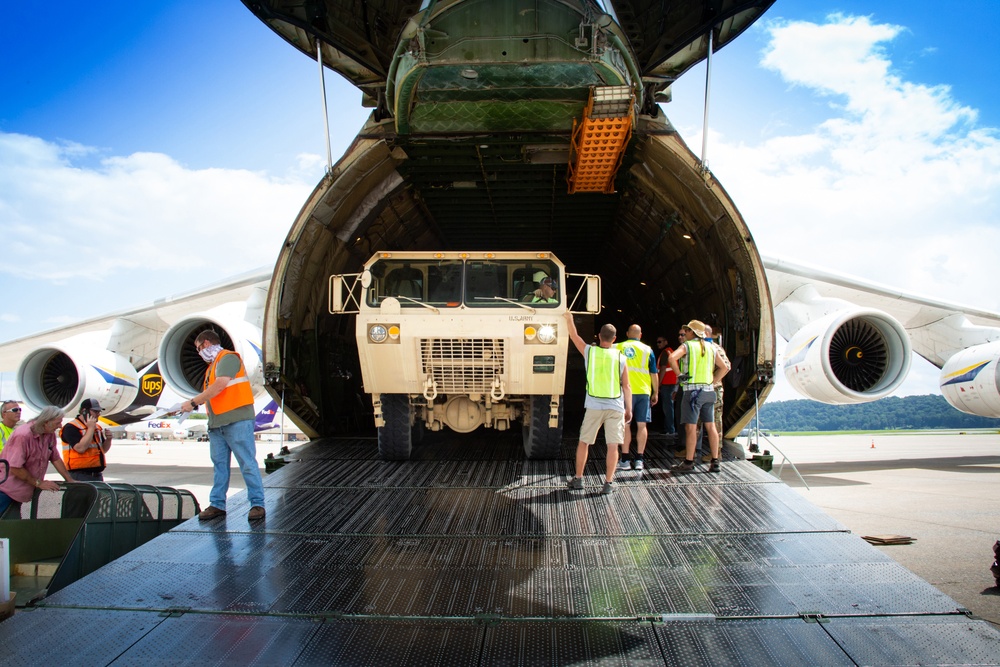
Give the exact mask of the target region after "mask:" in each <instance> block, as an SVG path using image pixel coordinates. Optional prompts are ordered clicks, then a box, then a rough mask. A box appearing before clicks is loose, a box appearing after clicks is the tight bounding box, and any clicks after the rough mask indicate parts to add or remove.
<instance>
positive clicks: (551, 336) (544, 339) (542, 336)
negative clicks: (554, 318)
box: [538, 324, 556, 345]
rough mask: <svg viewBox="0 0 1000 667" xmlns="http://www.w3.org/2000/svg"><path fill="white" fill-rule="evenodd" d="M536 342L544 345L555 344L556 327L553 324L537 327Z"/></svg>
mask: <svg viewBox="0 0 1000 667" xmlns="http://www.w3.org/2000/svg"><path fill="white" fill-rule="evenodd" d="M538 342H539V343H545V344H546V345H548V344H549V343H554V342H556V327H555V325H554V324H543V325H542V326H540V327H538Z"/></svg>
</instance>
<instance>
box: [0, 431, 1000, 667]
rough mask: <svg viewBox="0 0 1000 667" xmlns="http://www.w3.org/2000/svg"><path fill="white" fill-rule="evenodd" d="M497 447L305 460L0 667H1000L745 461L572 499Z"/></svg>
mask: <svg viewBox="0 0 1000 667" xmlns="http://www.w3.org/2000/svg"><path fill="white" fill-rule="evenodd" d="M439 439H440V438H439ZM488 440H489V442H488V443H487V445H488V446H487V447H486V450H487V451H488V452H491V453H492V454H493V458H489V457H488V456H486V455H485V453H484V452H483V451H480V452H471V451H470V447H469V444H468V442H466V443H465V444H464V445H463V446H458V445H451V444H449V443H448V442H447V441H445V445H446V446H444V447H443V448H442V450H441V452H440V456H438V457H436V458H433V457H432V456H431V453H432V452H433V451H434V450H433V448H432V449H429V450H424V453H423V454H421V456H420V457H419V458H418V459H417V460H411V461H405V462H383V461H379V460H377V459H376V457H375V456H374V455H373V450H374V443H373V441H372V440H370V439H364V438H359V439H340V440H335V441H321V442H318V443H312V444H310V445H308V446H306V447H304V448H302V449H300V450H297V451H296V452H293V453H292V455H291V456H290V457H288V458H289V460H290V462H289V463H288V464H287V465H285V466H284V467H282V468H281V469H279V470H278V471H276V472H275V473H274V474H272V475H270V476H268V478H267V487H268V488H267V495H266V505H267V518H266V519H265V520H264V521H260V522H255V523H253V524H250V523H248V522H247V520H246V512H247V510H248V509H249V507H248V506H247V501H246V495H245V494H244V493H240V494H237V495H236V496H234V497H233V498H231V499H230V500H229V503H228V514H227V516H226V517H224V518H220V519H215V520H212V521H206V522H199V521H198V520H196V519H193V520H191V521H188V522H186V523H184V524H182V525H181V526H179V527H178V528H176V529H174V530H173V531H171V532H170V533H168V534H166V535H163V536H161V537H159V538H157V539H155V540H152V541H151V542H148V543H147V544H145V545H143V546H141V547H139V548H138V549H136V550H134V551H132V552H130V553H129V554H127V555H126V556H124V557H122V558H119V559H118V560H116V561H114V562H112V563H111V564H109V565H107V566H105V567H103V568H101V569H100V570H98V571H97V572H95V573H93V574H91V575H89V576H87V577H85V578H83V579H81V580H79V581H77V582H76V583H74V584H72V585H70V586H68V587H66V588H64V589H63V590H61V591H59V592H57V593H56V594H54V595H52V596H50V597H48V598H46V599H44V600H43V601H42V602H41V603H40V606H38V607H37V608H35V609H34V610H31V611H24V612H19V613H17V614H15V616H14V617H13V618H11V619H9V620H8V621H6V622H4V623H2V624H0V641H2V642H3V643H4V645H5V646H15V647H17V648H15V649H14V650H13V652H12V653H11V654H10V657H9V659H8V662H10V664H21V663H23V664H29V663H30V664H35V663H34V661H33V658H34V656H33V655H32V653H31V647H32V646H36V647H37V646H38V644H39V642H40V641H41V640H40V639H38V638H36V636H37V635H32V633H37V630H36V628H38V627H39V624H45V623H51V624H52V626H51V627H64V626H66V625H74V627H75V625H76V624H81V626H82V627H85V626H87V625H89V624H91V623H92V622H94V620H93V619H105V618H106V619H108V620H107V621H104V620H101V621H97V622H100V623H105V622H106V623H108V624H110V627H115V626H116V624H117V625H118V626H121V627H122V628H123V629H122V630H121V632H120V636H121V637H124V639H123V640H122V642H120V644H121V645H119V644H117V643H115V644H111V645H109V646H108V647H107V650H105V651H104V652H99V654H98V653H93V654H90V655H89V656H88V660H87V662H88V664H111V663H112V662H113V663H114V664H116V665H118V664H143V665H157V664H169V663H170V662H172V658H177V657H178V656H182V657H183V659H181V660H180V661H181V662H190V663H191V664H214V663H216V662H218V661H225V660H237V661H238V662H239V663H240V664H251V663H254V662H255V661H256V662H257V663H258V664H287V665H295V664H301V665H305V664H341V663H374V662H378V663H380V664H482V665H494V664H511V663H518V662H520V663H522V664H568V663H576V662H581V663H583V662H589V663H593V664H603V663H607V664H622V665H646V664H658V665H662V664H664V663H666V664H686V665H687V664H690V665H698V664H703V665H728V664H734V663H739V664H748V665H749V664H753V665H758V664H760V665H782V664H789V665H798V664H830V665H837V664H845V665H850V664H855V663H857V664H896V663H921V664H949V663H950V662H960V663H963V662H964V663H968V664H998V663H1000V633H997V631H996V630H995V629H993V628H991V627H990V626H988V625H987V624H985V623H984V622H982V621H977V620H974V619H969V618H967V617H966V616H964V615H963V614H962V613H960V610H958V609H957V605H956V604H955V602H954V601H953V600H951V599H950V598H948V597H947V596H945V595H943V594H942V593H940V592H939V591H937V590H936V589H935V588H933V587H932V586H930V585H929V584H927V583H926V582H924V581H922V580H920V579H919V578H917V577H916V576H914V575H913V574H911V573H910V572H909V571H908V570H906V569H904V568H903V567H901V566H900V565H898V564H897V563H896V562H895V561H893V560H891V559H890V558H889V557H887V556H886V555H884V554H883V553H881V552H880V551H878V550H877V549H875V548H874V547H872V546H871V545H869V544H867V543H866V542H864V541H863V540H862V539H861V538H859V537H858V536H856V535H852V534H850V533H849V532H847V531H846V530H845V529H844V528H843V526H841V525H840V524H838V523H837V522H836V521H834V520H833V519H831V518H830V517H829V516H827V515H825V514H823V513H822V512H821V511H820V510H818V509H817V508H816V507H814V506H813V505H811V504H810V503H809V502H807V501H806V500H804V499H803V498H802V497H801V496H800V495H799V494H798V493H796V492H794V491H792V490H791V489H789V488H788V487H787V486H785V485H784V484H782V483H780V482H779V481H777V480H776V479H775V478H773V477H771V476H770V475H767V474H766V473H764V472H762V471H761V470H759V469H758V468H756V467H754V466H752V465H751V464H749V463H746V462H736V461H730V462H727V463H726V464H725V465H724V467H723V473H722V474H721V475H709V474H706V473H701V474H698V473H695V474H690V475H685V476H674V475H671V474H669V473H668V472H667V467H668V466H669V465H670V464H671V463H672V461H673V459H672V457H670V456H669V454H662V452H660V451H659V446H658V445H651V447H650V450H649V451H648V453H649V454H650V455H649V456H647V463H649V467H648V468H647V470H646V471H642V472H638V471H624V472H621V473H619V474H618V475H617V479H618V481H619V483H618V485H617V489H616V490H615V492H614V493H613V494H611V495H610V496H604V495H601V494H600V493H599V490H600V484H601V481H602V477H603V475H601V470H600V468H601V467H603V451H602V448H601V447H600V446H598V447H595V449H594V452H593V460H592V461H591V462H590V464H589V466H588V469H587V478H586V480H585V482H586V486H585V488H584V489H583V490H580V491H570V490H568V489H567V488H566V479H567V477H568V475H569V472H570V465H571V463H570V461H569V459H568V458H567V460H562V461H526V460H524V458H523V453H522V450H521V447H520V440H519V438H518V437H517V436H516V435H513V434H507V435H506V436H505V437H490V438H488ZM570 453H571V452H570V451H569V447H567V457H568V456H569V454H570ZM661 454H662V455H661ZM57 635H60V633H57ZM60 636H61V635H60ZM184 637H190V639H187V640H185V639H183V638H184ZM956 638H960V639H956ZM961 638H964V639H961ZM22 640H23V643H20V644H19V643H17V642H21V641H22ZM60 641H62V640H60V639H58V638H57V639H56V645H58V644H59V642H60ZM12 642H13V643H12ZM949 642H951V643H955V642H957V644H958V645H959V646H958V647H957V648H956V647H950V646H949ZM49 649H50V647H48V646H45V647H42V648H38V653H37V655H40V656H44V655H49V654H50V653H46V651H48V650H49ZM67 650H69V649H68V648H67ZM95 650H96V649H95ZM991 660H992V662H991Z"/></svg>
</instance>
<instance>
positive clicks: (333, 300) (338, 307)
mask: <svg viewBox="0 0 1000 667" xmlns="http://www.w3.org/2000/svg"><path fill="white" fill-rule="evenodd" d="M342 312H344V280H343V278H342V277H341V276H330V313H331V314H336V313H342Z"/></svg>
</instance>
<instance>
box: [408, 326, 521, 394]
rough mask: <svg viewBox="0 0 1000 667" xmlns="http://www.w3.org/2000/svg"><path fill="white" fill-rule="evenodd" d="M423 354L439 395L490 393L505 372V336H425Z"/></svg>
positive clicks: (421, 343)
mask: <svg viewBox="0 0 1000 667" xmlns="http://www.w3.org/2000/svg"><path fill="white" fill-rule="evenodd" d="M420 357H421V360H422V362H423V372H424V375H425V376H427V375H430V376H431V377H432V378H433V379H434V382H435V384H436V385H437V390H438V393H440V394H472V393H485V392H488V391H489V390H490V386H491V385H492V384H493V378H494V377H495V376H497V375H503V374H504V372H505V371H506V365H505V355H504V345H503V339H502V338H456V339H450V338H422V339H421V340H420Z"/></svg>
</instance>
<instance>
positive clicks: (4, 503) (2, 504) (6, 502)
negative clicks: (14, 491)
mask: <svg viewBox="0 0 1000 667" xmlns="http://www.w3.org/2000/svg"><path fill="white" fill-rule="evenodd" d="M12 502H14V500H13V499H12V498H11V497H10V496H8V495H7V494H6V493H4V492H3V491H0V515H3V513H4V512H5V511H6V510H7V508H8V507H10V504H11V503H12Z"/></svg>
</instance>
